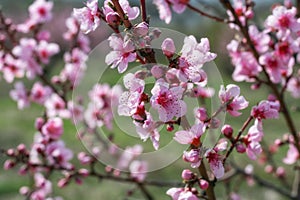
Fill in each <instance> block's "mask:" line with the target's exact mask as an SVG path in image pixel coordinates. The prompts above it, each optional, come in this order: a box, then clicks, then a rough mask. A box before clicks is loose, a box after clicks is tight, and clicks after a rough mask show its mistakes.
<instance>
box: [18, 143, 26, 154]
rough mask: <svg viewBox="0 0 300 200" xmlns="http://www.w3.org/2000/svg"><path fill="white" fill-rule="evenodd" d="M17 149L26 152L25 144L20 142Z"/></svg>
mask: <svg viewBox="0 0 300 200" xmlns="http://www.w3.org/2000/svg"><path fill="white" fill-rule="evenodd" d="M17 150H18V151H19V153H25V152H26V146H25V144H19V145H18V147H17Z"/></svg>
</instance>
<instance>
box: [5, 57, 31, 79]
mask: <svg viewBox="0 0 300 200" xmlns="http://www.w3.org/2000/svg"><path fill="white" fill-rule="evenodd" d="M23 65H24V63H23V62H22V60H20V59H15V58H14V57H13V56H11V55H10V54H5V55H4V58H3V64H2V66H0V71H1V72H2V73H3V77H4V79H5V80H6V82H8V83H12V82H13V81H14V79H15V78H23V77H24V74H25V71H24V67H23Z"/></svg>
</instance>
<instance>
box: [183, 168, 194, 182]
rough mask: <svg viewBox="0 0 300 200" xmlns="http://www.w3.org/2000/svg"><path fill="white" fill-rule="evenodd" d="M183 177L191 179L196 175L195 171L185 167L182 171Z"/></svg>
mask: <svg viewBox="0 0 300 200" xmlns="http://www.w3.org/2000/svg"><path fill="white" fill-rule="evenodd" d="M181 177H182V179H184V180H191V179H192V178H193V177H194V173H193V172H192V171H191V170H189V169H185V170H183V171H182V173H181Z"/></svg>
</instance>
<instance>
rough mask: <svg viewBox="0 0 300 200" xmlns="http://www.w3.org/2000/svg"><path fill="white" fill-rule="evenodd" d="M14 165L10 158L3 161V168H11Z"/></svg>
mask: <svg viewBox="0 0 300 200" xmlns="http://www.w3.org/2000/svg"><path fill="white" fill-rule="evenodd" d="M15 165H16V163H15V162H14V161H12V160H6V161H5V163H4V169H5V170H9V169H11V168H13V167H14V166H15Z"/></svg>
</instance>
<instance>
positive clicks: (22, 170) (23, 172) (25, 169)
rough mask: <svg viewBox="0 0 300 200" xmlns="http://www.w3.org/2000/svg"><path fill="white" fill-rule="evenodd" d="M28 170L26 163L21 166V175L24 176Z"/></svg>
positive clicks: (19, 172)
mask: <svg viewBox="0 0 300 200" xmlns="http://www.w3.org/2000/svg"><path fill="white" fill-rule="evenodd" d="M27 171H28V168H27V166H26V165H23V166H21V167H20V169H19V171H18V174H19V175H21V176H22V175H26V173H27Z"/></svg>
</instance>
